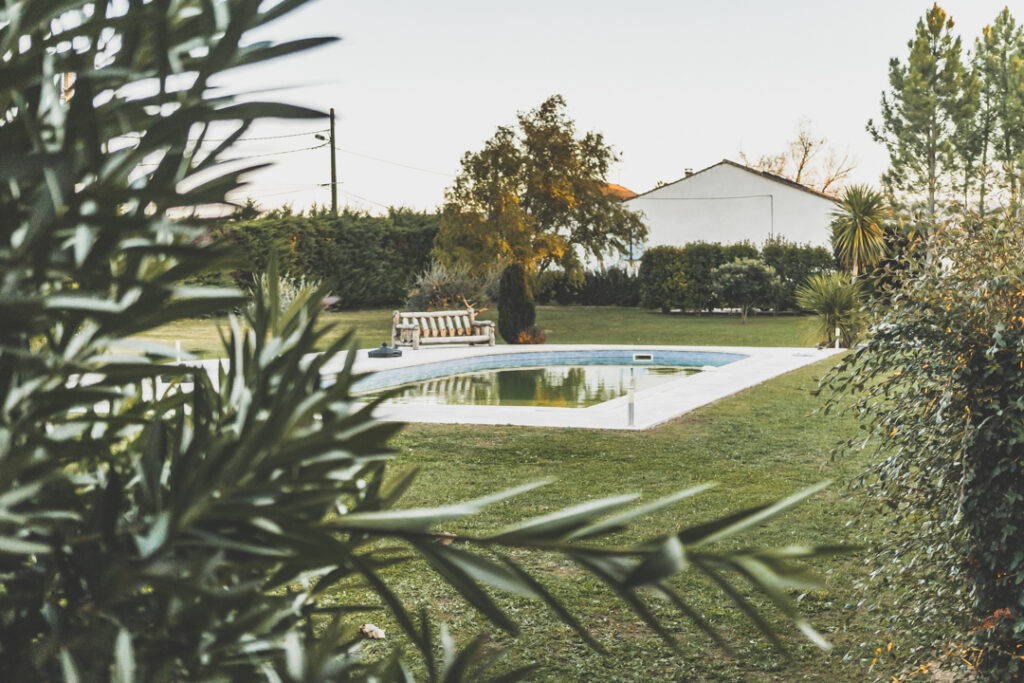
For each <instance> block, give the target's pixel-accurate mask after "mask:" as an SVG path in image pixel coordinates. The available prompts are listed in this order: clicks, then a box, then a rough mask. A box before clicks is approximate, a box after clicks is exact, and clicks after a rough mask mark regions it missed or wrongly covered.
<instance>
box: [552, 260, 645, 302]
mask: <svg viewBox="0 0 1024 683" xmlns="http://www.w3.org/2000/svg"><path fill="white" fill-rule="evenodd" d="M534 299H535V300H536V301H537V302H538V303H542V304H549V303H556V304H563V305H565V304H581V305H584V306H636V305H637V304H638V303H640V281H639V280H638V279H637V277H636V276H635V275H631V274H630V273H627V272H626V271H625V270H621V269H619V268H609V269H608V270H606V271H603V272H602V271H593V270H588V271H587V272H586V273H584V275H583V281H582V282H576V281H573V280H572V279H571V278H570V277H569V276H568V275H566V274H565V273H564V272H562V271H560V270H555V271H546V272H544V273H542V274H541V275H540V276H539V277H538V278H537V282H536V284H535V285H534Z"/></svg>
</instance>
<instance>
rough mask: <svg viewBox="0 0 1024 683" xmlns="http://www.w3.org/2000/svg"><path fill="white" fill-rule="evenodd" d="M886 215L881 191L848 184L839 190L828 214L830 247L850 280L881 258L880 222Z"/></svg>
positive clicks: (882, 236)
mask: <svg viewBox="0 0 1024 683" xmlns="http://www.w3.org/2000/svg"><path fill="white" fill-rule="evenodd" d="M887 214H888V211H887V207H886V201H885V197H884V196H883V195H882V193H881V192H878V191H877V190H874V189H872V188H870V187H868V186H867V185H851V186H849V187H847V188H846V189H845V190H844V191H843V195H842V198H841V199H840V201H839V205H838V206H837V207H836V210H835V211H833V213H832V248H833V249H834V251H835V254H836V258H837V259H838V260H839V262H840V263H842V264H843V265H844V266H845V267H846V268H848V269H849V271H850V273H851V274H852V275H853V279H857V276H858V275H859V274H860V272H861V269H862V268H870V267H872V266H874V265H875V264H877V263H878V261H879V260H880V259H881V258H882V256H884V255H885V233H884V231H883V230H882V221H883V220H884V219H885V217H886V215H887Z"/></svg>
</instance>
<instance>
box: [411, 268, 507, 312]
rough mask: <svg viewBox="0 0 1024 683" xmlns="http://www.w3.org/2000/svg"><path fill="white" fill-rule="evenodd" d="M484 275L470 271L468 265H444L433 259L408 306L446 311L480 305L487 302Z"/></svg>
mask: <svg viewBox="0 0 1024 683" xmlns="http://www.w3.org/2000/svg"><path fill="white" fill-rule="evenodd" d="M483 290H484V285H483V282H482V281H481V278H480V277H475V276H473V275H471V274H470V272H469V269H468V268H466V267H465V266H458V265H454V266H450V267H448V266H443V265H441V264H440V263H438V262H437V261H431V263H430V266H429V267H428V268H427V269H426V270H424V271H423V272H422V273H420V274H419V275H417V276H416V282H415V283H414V284H413V288H412V291H411V292H410V293H409V298H408V299H406V301H405V309H406V310H409V311H445V310H453V309H460V308H465V307H466V304H471V305H473V306H474V307H476V308H480V307H482V306H483V305H484V304H486V303H487V301H486V296H485V294H484V291H483Z"/></svg>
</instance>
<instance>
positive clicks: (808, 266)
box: [640, 239, 834, 312]
mask: <svg viewBox="0 0 1024 683" xmlns="http://www.w3.org/2000/svg"><path fill="white" fill-rule="evenodd" d="M741 259H755V260H761V261H763V262H764V263H765V264H766V265H768V266H771V267H772V268H773V269H774V270H775V272H776V274H778V276H779V278H780V280H781V284H780V286H779V287H778V288H777V293H776V301H775V302H774V303H775V307H776V308H777V309H779V310H792V309H795V308H796V297H795V291H796V288H797V287H798V286H800V285H801V284H802V283H803V282H804V281H805V280H806V279H807V277H808V276H810V275H812V274H815V273H821V272H824V271H828V270H830V269H832V268H833V267H834V259H833V257H832V255H831V253H830V252H829V250H828V249H826V248H824V247H814V246H811V245H810V244H796V243H794V242H787V241H786V240H783V239H774V240H769V241H767V242H765V244H764V247H763V248H762V250H761V251H760V252H759V251H758V249H757V247H755V246H754V245H753V244H750V243H749V242H740V243H738V244H727V245H723V244H719V243H717V242H690V243H689V244H686V245H684V246H682V247H669V246H659V247H652V248H651V249H648V250H647V252H646V253H645V254H644V257H643V259H641V261H640V289H641V303H642V305H643V306H645V307H647V308H660V309H661V310H662V311H668V310H669V309H670V308H681V309H683V310H687V311H697V312H700V311H709V310H711V309H713V308H715V307H716V306H719V305H721V304H722V302H721V301H719V300H718V297H717V296H716V294H715V288H714V285H713V278H712V271H714V269H715V268H718V267H719V266H722V265H725V264H726V263H733V262H735V261H737V260H741Z"/></svg>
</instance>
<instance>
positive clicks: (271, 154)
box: [136, 142, 327, 168]
mask: <svg viewBox="0 0 1024 683" xmlns="http://www.w3.org/2000/svg"><path fill="white" fill-rule="evenodd" d="M326 146H327V143H326V142H324V143H322V144H319V145H314V146H313V147H301V148H299V149H286V150H284V151H281V152H266V153H265V154H247V155H245V156H240V157H231V158H230V159H221V161H222V162H229V161H244V160H246V159H257V158H260V157H276V156H280V155H282V154H295V153H296V152H308V151H310V150H314V149H323V148H324V147H326ZM159 165H160V164H158V163H157V164H136V166H139V167H142V168H155V167H157V166H159Z"/></svg>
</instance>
